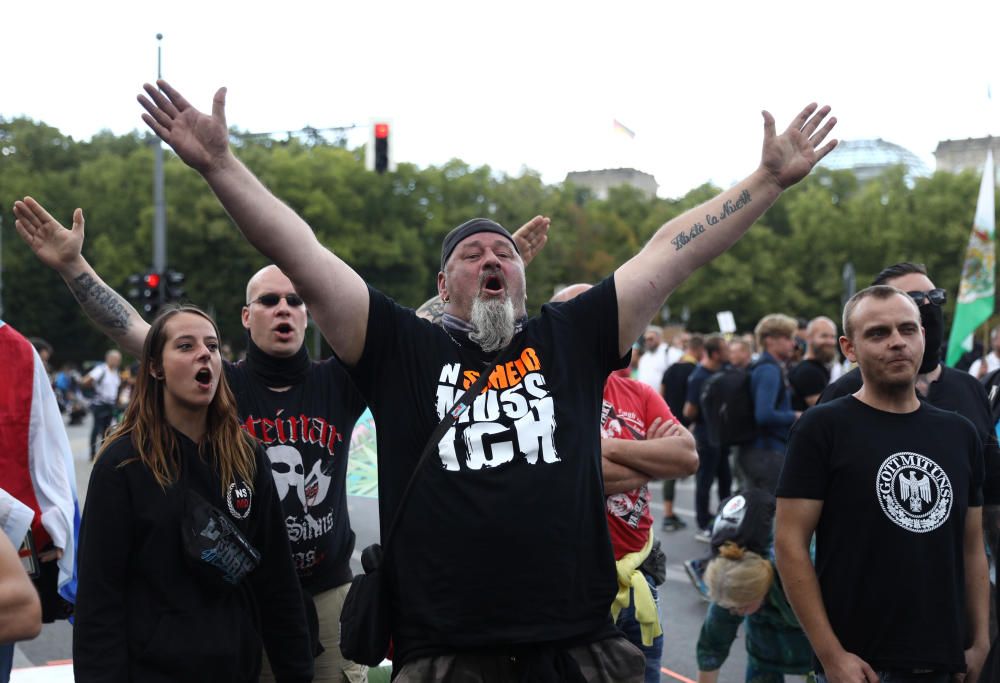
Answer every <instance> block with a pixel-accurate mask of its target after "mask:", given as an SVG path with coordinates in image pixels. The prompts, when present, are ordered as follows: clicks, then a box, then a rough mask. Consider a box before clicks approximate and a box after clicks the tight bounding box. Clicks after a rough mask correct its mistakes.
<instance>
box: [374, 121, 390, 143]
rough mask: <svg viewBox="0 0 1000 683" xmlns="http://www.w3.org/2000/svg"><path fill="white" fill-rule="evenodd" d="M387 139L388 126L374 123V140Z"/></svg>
mask: <svg viewBox="0 0 1000 683" xmlns="http://www.w3.org/2000/svg"><path fill="white" fill-rule="evenodd" d="M387 137H389V124H388V123H376V124H375V139H376V140H384V139H386V138H387Z"/></svg>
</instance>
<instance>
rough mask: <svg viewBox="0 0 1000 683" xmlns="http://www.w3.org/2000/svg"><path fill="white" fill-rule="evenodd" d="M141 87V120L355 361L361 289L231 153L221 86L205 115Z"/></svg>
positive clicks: (163, 89) (160, 90)
mask: <svg viewBox="0 0 1000 683" xmlns="http://www.w3.org/2000/svg"><path fill="white" fill-rule="evenodd" d="M143 87H144V89H145V92H146V95H140V96H139V98H138V99H139V103H140V104H141V105H142V106H143V108H145V110H146V112H147V113H145V114H143V116H142V119H143V121H145V122H146V124H147V125H148V126H149V127H150V128H151V129H152V130H153V132H155V133H156V134H157V135H158V136H159V137H160V138H161V139H162V140H163V141H164V142H166V143H167V144H168V145H170V146H171V148H173V150H174V151H175V152H176V153H177V155H178V156H179V157H180V158H181V159H182V160H183V161H184V162H185V163H186V164H187V165H188V166H191V167H192V168H193V169H195V170H196V171H198V172H199V173H200V174H201V175H202V177H203V178H204V179H205V180H206V182H208V184H209V187H211V188H212V191H213V192H214V193H215V196H216V197H218V199H219V201H220V202H221V203H222V206H223V207H224V208H225V209H226V211H227V212H228V213H229V215H230V216H231V217H232V219H233V221H234V222H235V223H236V225H237V227H238V228H239V229H240V232H242V233H243V235H244V236H245V237H246V238H247V240H249V241H250V243H251V244H252V245H253V246H254V247H255V248H256V249H257V250H258V251H260V252H261V253H262V254H264V255H265V256H267V257H268V258H269V259H271V260H272V261H274V263H275V265H277V266H278V267H279V268H280V269H281V270H282V271H283V272H284V273H285V275H287V276H288V278H289V279H290V280H291V281H292V283H293V284H294V285H295V289H296V291H297V292H298V293H299V295H301V296H302V298H303V299H304V300H305V301H306V303H307V304H308V306H309V312H310V313H311V314H312V316H313V318H314V319H315V320H316V322H317V324H318V325H319V328H320V330H321V331H322V332H323V336H324V337H326V340H327V341H328V342H329V343H330V346H331V347H332V348H333V350H334V351H335V352H336V353H337V355H338V357H339V358H340V359H341V360H342V361H343V362H344V363H346V364H347V365H354V364H355V363H357V361H358V360H359V359H360V358H361V352H362V350H363V349H364V343H365V333H366V330H367V327H368V288H367V285H366V284H365V282H364V280H362V279H361V276H360V275H358V274H357V273H356V272H355V271H354V270H353V269H351V267H350V266H348V265H347V264H346V263H344V261H342V260H341V259H340V258H339V257H337V256H336V255H335V254H334V253H333V252H331V251H330V250H329V249H326V248H325V247H324V246H323V245H322V244H320V242H319V240H317V239H316V235H315V234H314V233H313V231H312V229H311V228H310V227H309V225H308V224H307V223H306V222H305V221H304V220H302V218H300V217H299V216H298V215H297V214H296V213H295V212H294V211H293V210H292V209H291V208H289V207H288V206H287V205H286V204H284V203H283V202H281V201H280V200H279V199H278V198H277V197H275V196H274V195H273V194H272V193H271V192H270V191H269V190H268V189H267V188H266V187H264V185H263V184H262V183H261V182H260V180H258V179H257V178H256V177H255V176H254V175H253V173H251V172H250V170H249V169H248V168H247V167H246V166H244V165H243V163H241V162H240V161H239V159H237V158H236V157H235V156H234V155H233V153H232V151H231V150H230V148H229V129H228V127H227V126H226V116H225V106H226V90H225V88H220V89H219V90H218V92H216V93H215V97H214V99H213V101H212V113H211V115H209V114H204V113H202V112H200V111H198V110H197V109H195V108H194V107H193V106H191V104H190V103H189V102H188V101H187V100H186V99H185V98H184V97H183V96H182V95H181V94H180V93H179V92H177V91H176V90H175V89H174V88H172V87H171V86H170V85H169V84H168V83H166V82H165V81H157V84H156V86H153V85H150V84H148V83H147V84H146V85H145V86H143ZM147 96H148V97H147Z"/></svg>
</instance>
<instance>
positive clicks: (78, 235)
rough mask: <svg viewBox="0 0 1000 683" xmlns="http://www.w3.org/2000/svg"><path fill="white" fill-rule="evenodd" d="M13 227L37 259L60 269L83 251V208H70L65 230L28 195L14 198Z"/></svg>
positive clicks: (71, 262) (57, 269)
mask: <svg viewBox="0 0 1000 683" xmlns="http://www.w3.org/2000/svg"><path fill="white" fill-rule="evenodd" d="M14 219H15V220H14V229H15V230H17V234H18V235H20V237H21V239H22V240H24V242H25V244H27V245H28V246H29V247H31V251H33V252H34V253H35V256H37V257H38V260H39V261H41V262H42V263H44V264H45V265H47V266H48V267H49V268H52V269H53V270H55V271H57V272H60V271H61V270H62V269H63V268H65V267H66V266H71V265H72V264H73V263H74V262H75V261H76V260H77V259H78V258H79V257H80V254H81V252H82V251H83V225H84V220H83V210H82V209H77V210H75V211H74V212H73V229H72V230H67V229H66V228H64V227H63V226H62V224H61V223H59V221H57V220H56V219H55V218H53V217H52V215H51V214H50V213H49V212H48V211H46V210H45V207H43V206H42V205H41V204H39V203H38V202H37V201H35V200H34V199H33V198H31V197H25V198H24V200H23V201H17V202H14Z"/></svg>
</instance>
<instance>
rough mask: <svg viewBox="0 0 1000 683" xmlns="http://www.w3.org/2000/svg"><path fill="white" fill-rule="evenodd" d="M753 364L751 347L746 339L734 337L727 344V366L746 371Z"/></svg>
mask: <svg viewBox="0 0 1000 683" xmlns="http://www.w3.org/2000/svg"><path fill="white" fill-rule="evenodd" d="M752 362H753V347H752V346H751V345H750V342H748V341H747V340H746V339H743V338H742V337H735V338H733V339H732V340H731V341H730V342H729V364H730V365H732V366H733V367H734V368H739V369H740V370H746V369H747V368H749V367H750V363H752Z"/></svg>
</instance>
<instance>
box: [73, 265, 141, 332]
mask: <svg viewBox="0 0 1000 683" xmlns="http://www.w3.org/2000/svg"><path fill="white" fill-rule="evenodd" d="M70 291H71V292H73V296H74V297H76V300H77V301H79V302H80V306H82V307H83V310H84V312H85V313H86V314H87V315H88V316H90V318H91V319H92V320H93V321H94V322H95V323H97V325H98V327H100V328H101V329H102V330H105V331H107V332H108V333H109V334H111V335H112V336H115V337H120V336H122V335H123V334H125V332H127V331H128V328H129V318H130V317H131V316H130V310H129V305H128V304H127V303H126V302H125V300H124V299H122V298H121V297H120V296H119V295H118V294H117V293H116V292H115V291H114V290H113V289H111V288H110V287H108V286H106V285H102V284H101V283H100V282H98V281H97V280H95V279H94V277H93V276H92V275H91V274H90V273H83V274H82V275H79V276H77V277H75V278H73V281H72V286H71V287H70Z"/></svg>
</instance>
